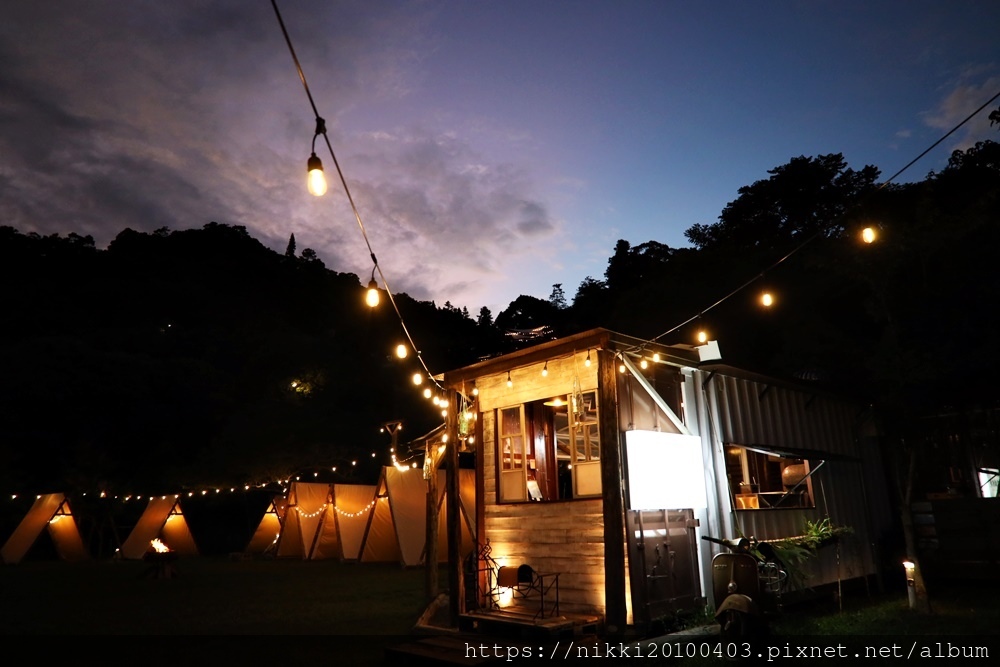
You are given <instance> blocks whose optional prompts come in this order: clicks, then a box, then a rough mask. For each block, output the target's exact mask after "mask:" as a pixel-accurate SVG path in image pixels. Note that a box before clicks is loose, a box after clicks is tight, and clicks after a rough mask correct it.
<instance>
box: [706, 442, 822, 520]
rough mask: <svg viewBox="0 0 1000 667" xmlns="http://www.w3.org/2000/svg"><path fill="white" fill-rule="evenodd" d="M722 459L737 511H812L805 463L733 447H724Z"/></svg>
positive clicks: (809, 484)
mask: <svg viewBox="0 0 1000 667" xmlns="http://www.w3.org/2000/svg"><path fill="white" fill-rule="evenodd" d="M725 458H726V475H727V476H728V478H729V490H730V492H731V493H732V497H733V501H734V504H735V507H736V509H738V510H757V509H780V508H794V507H800V508H801V507H815V503H814V501H813V494H812V480H811V479H810V478H809V473H810V471H811V470H812V468H811V467H810V464H809V461H808V460H807V459H802V458H792V457H788V456H778V455H776V454H770V453H767V452H764V451H758V450H756V449H752V448H748V447H744V446H740V445H734V444H729V445H726V447H725Z"/></svg>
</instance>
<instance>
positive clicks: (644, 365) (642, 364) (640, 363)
mask: <svg viewBox="0 0 1000 667" xmlns="http://www.w3.org/2000/svg"><path fill="white" fill-rule="evenodd" d="M647 366H649V362H648V361H646V359H645V357H644V358H643V360H642V361H640V362H639V368H646V367H647Z"/></svg>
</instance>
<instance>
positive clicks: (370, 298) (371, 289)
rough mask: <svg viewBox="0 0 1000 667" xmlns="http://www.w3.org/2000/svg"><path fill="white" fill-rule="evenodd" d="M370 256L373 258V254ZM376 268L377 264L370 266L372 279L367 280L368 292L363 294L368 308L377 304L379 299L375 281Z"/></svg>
mask: <svg viewBox="0 0 1000 667" xmlns="http://www.w3.org/2000/svg"><path fill="white" fill-rule="evenodd" d="M372 257H373V258H374V257H375V255H372ZM377 268H378V264H376V265H375V266H374V267H373V268H372V279H371V280H370V281H369V282H368V292H367V293H366V294H365V303H367V304H368V306H369V307H370V308H375V307H376V306H378V303H379V300H380V299H379V295H378V283H377V282H375V269H377Z"/></svg>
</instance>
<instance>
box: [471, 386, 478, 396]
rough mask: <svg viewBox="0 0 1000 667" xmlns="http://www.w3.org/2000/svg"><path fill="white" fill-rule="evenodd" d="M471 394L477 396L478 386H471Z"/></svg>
mask: <svg viewBox="0 0 1000 667" xmlns="http://www.w3.org/2000/svg"><path fill="white" fill-rule="evenodd" d="M472 395H473V396H479V387H473V388H472Z"/></svg>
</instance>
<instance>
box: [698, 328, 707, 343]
mask: <svg viewBox="0 0 1000 667" xmlns="http://www.w3.org/2000/svg"><path fill="white" fill-rule="evenodd" d="M698 342H699V343H701V344H702V345H704V344H705V343H707V342H708V332H707V331H705V330H704V329H699V330H698Z"/></svg>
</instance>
